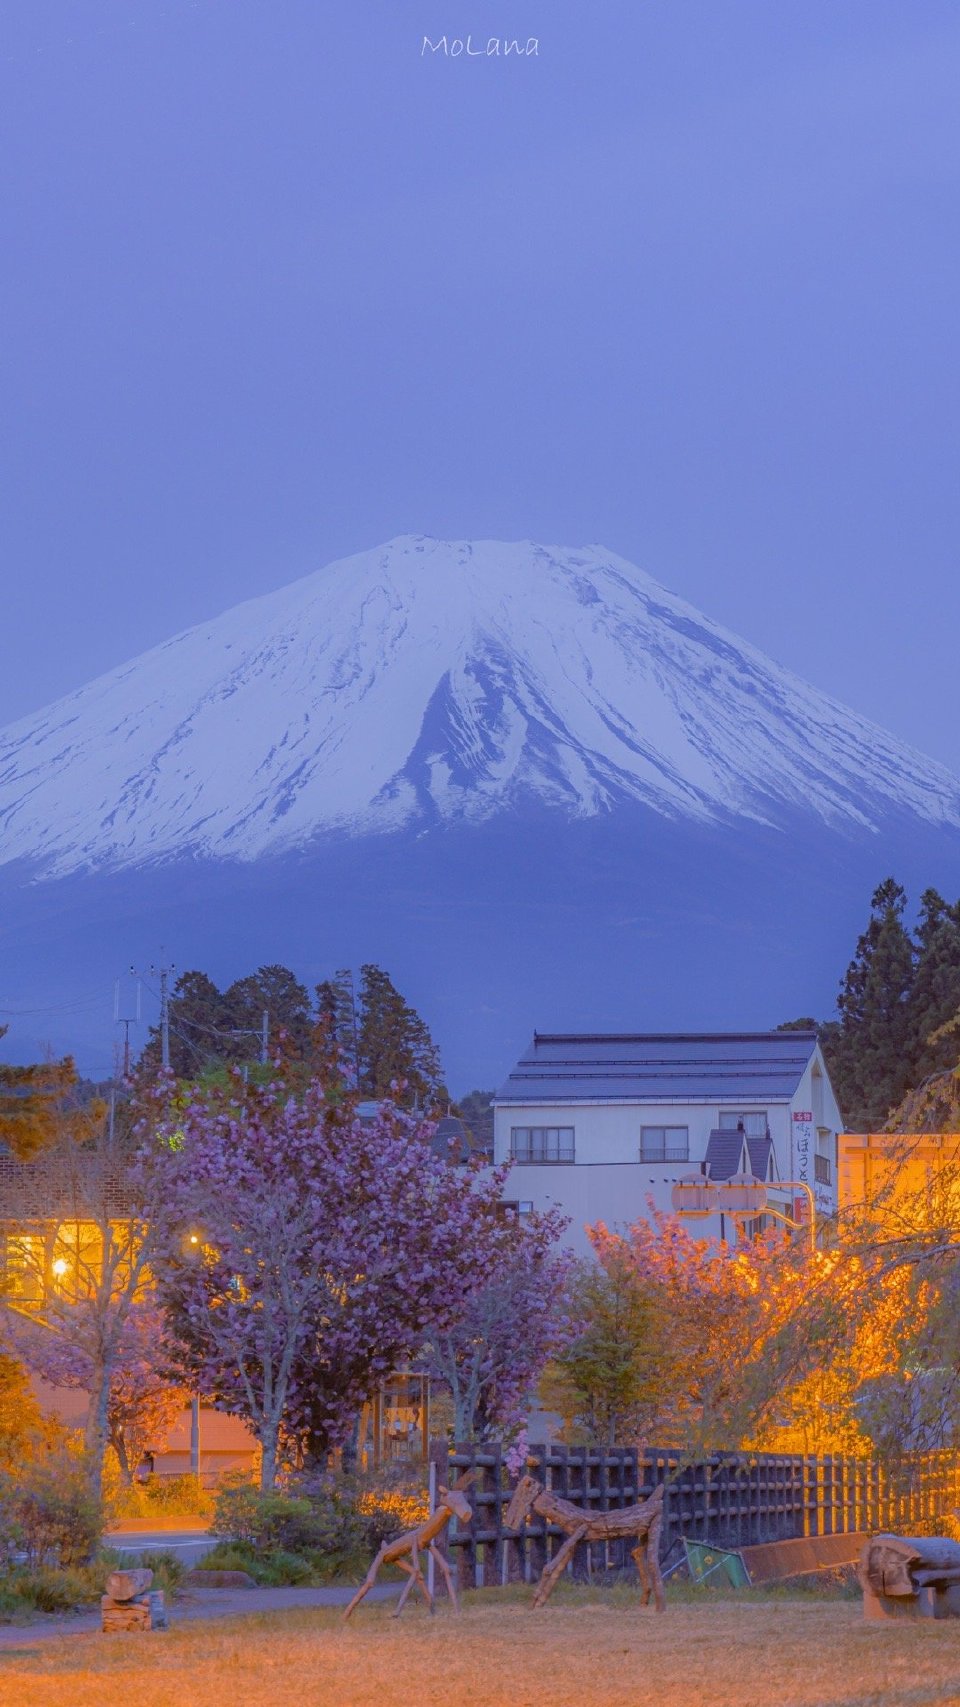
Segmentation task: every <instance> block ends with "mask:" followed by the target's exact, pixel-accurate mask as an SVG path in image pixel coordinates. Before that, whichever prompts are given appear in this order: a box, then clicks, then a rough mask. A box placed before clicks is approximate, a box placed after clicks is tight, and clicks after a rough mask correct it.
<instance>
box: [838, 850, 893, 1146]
mask: <svg viewBox="0 0 960 1707" xmlns="http://www.w3.org/2000/svg"><path fill="white" fill-rule="evenodd" d="M906 901H907V897H906V894H905V892H904V890H903V889H902V888H901V887H900V884H899V883H897V882H895V881H894V879H893V878H892V877H889V878H887V879H886V880H885V881H884V882H883V883H881V884H880V885H879V887H878V888H877V889H876V890H875V891H874V894H873V897H872V899H871V903H870V919H869V921H868V924H867V928H866V930H865V931H864V932H863V933H862V935H861V936H860V938H859V939H858V942H857V947H856V952H855V954H854V957H853V959H852V960H851V962H850V965H849V966H848V968H847V971H846V974H845V976H844V979H843V982H842V983H841V986H840V995H839V997H838V1000H837V1011H838V1014H839V1020H838V1023H837V1026H836V1029H835V1031H832V1032H828V1034H827V1035H826V1036H825V1037H824V1039H823V1042H824V1047H825V1052H826V1056H827V1062H828V1066H829V1068H830V1074H831V1079H832V1081H833V1085H834V1089H835V1091H836V1093H837V1098H838V1100H839V1103H840V1107H841V1109H842V1110H843V1114H844V1120H845V1122H846V1124H847V1126H848V1127H850V1129H851V1130H852V1131H866V1132H869V1131H878V1130H879V1129H880V1128H881V1127H882V1126H883V1124H884V1122H885V1121H886V1118H887V1115H888V1114H889V1112H890V1110H891V1109H892V1108H893V1107H894V1106H895V1105H896V1104H897V1103H899V1102H900V1100H901V1099H902V1097H903V1096H904V1094H905V1092H906V1090H907V1088H908V1087H909V1085H910V1081H911V1077H912V1057H913V1050H912V1048H911V1034H910V998H911V994H912V991H913V981H914V952H913V944H912V942H911V940H910V935H909V932H908V931H907V928H906V926H905V925H904V922H903V913H904V908H905V906H906Z"/></svg>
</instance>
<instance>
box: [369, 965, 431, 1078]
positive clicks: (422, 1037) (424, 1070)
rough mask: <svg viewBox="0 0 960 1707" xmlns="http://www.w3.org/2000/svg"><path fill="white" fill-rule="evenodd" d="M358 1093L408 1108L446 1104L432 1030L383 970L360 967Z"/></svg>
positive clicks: (372, 967)
mask: <svg viewBox="0 0 960 1707" xmlns="http://www.w3.org/2000/svg"><path fill="white" fill-rule="evenodd" d="M358 1055H359V1069H360V1071H359V1089H360V1091H361V1094H362V1095H363V1096H367V1097H393V1098H394V1099H395V1100H397V1101H399V1102H400V1103H402V1104H404V1105H405V1106H407V1107H410V1106H412V1105H413V1104H414V1103H417V1104H419V1106H420V1107H426V1108H430V1107H434V1106H436V1105H437V1104H439V1103H442V1102H443V1101H444V1100H445V1091H444V1087H443V1083H442V1076H441V1071H440V1057H439V1055H438V1052H437V1047H436V1044H435V1043H434V1041H433V1038H432V1037H431V1035H430V1031H429V1029H428V1027H427V1025H426V1023H425V1022H424V1020H422V1019H421V1017H420V1015H419V1014H418V1013H417V1011H416V1009H415V1008H412V1007H410V1006H409V1005H408V1003H407V1002H405V1001H404V999H403V997H402V996H401V994H400V992H399V990H398V989H397V988H396V987H395V985H394V983H393V981H392V979H391V978H390V977H389V975H388V974H387V973H386V972H384V971H383V969H382V967H380V966H374V965H372V964H370V963H369V962H368V963H367V964H366V965H365V966H361V968H360V1022H359V1027H358Z"/></svg>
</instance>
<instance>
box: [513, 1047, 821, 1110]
mask: <svg viewBox="0 0 960 1707" xmlns="http://www.w3.org/2000/svg"><path fill="white" fill-rule="evenodd" d="M816 1044H817V1037H816V1033H815V1032H813V1031H762V1032H668V1033H661V1032H638V1033H634V1032H616V1033H613V1032H611V1033H604V1032H573V1033H554V1032H534V1036H533V1042H532V1043H531V1045H530V1047H529V1049H528V1050H527V1051H526V1053H525V1054H524V1055H523V1056H522V1057H521V1059H520V1060H519V1061H518V1062H517V1065H516V1066H515V1067H514V1069H513V1072H512V1073H511V1074H510V1077H509V1078H508V1079H507V1081H506V1083H505V1084H504V1085H502V1086H501V1088H500V1090H499V1091H498V1092H497V1098H496V1100H497V1101H498V1102H510V1103H514V1102H530V1103H538V1102H544V1103H564V1102H577V1101H580V1102H589V1101H593V1102H597V1101H601V1102H602V1101H636V1102H670V1101H680V1102H693V1101H700V1102H714V1101H726V1102H742V1103H744V1104H745V1105H746V1106H750V1105H751V1104H754V1105H760V1106H762V1105H763V1104H764V1103H769V1102H789V1100H790V1098H791V1097H792V1096H793V1095H794V1093H795V1091H796V1089H797V1087H798V1085H799V1083H800V1080H801V1078H802V1076H803V1073H804V1071H805V1069H806V1067H807V1065H808V1063H809V1061H810V1058H811V1056H812V1054H813V1052H814V1050H815V1048H816Z"/></svg>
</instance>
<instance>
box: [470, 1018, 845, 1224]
mask: <svg viewBox="0 0 960 1707" xmlns="http://www.w3.org/2000/svg"><path fill="white" fill-rule="evenodd" d="M760 1109H764V1110H765V1111H766V1116H767V1125H768V1128H769V1131H770V1136H771V1138H772V1139H773V1145H774V1152H775V1156H776V1164H777V1172H778V1174H779V1177H780V1178H781V1179H783V1180H791V1179H794V1180H796V1179H800V1180H807V1181H808V1183H809V1184H810V1186H811V1189H812V1190H813V1191H814V1196H815V1201H816V1204H817V1211H818V1214H819V1215H830V1214H832V1213H833V1212H834V1211H835V1209H836V1190H837V1185H836V1181H837V1163H836V1156H837V1133H838V1131H839V1129H840V1110H839V1108H838V1107H837V1103H836V1099H835V1098H834V1096H833V1092H832V1090H831V1088H830V1081H829V1078H828V1076H827V1074H826V1068H825V1066H824V1063H823V1060H822V1057H821V1056H820V1052H819V1050H817V1052H816V1054H815V1055H814V1056H813V1057H812V1058H811V1061H810V1064H809V1066H808V1067H807V1068H806V1070H805V1072H804V1074H803V1076H802V1078H801V1080H800V1083H799V1085H798V1087H797V1090H796V1093H795V1095H794V1096H793V1097H791V1098H790V1099H789V1101H786V1100H781V1101H769V1100H768V1101H767V1102H765V1103H750V1102H745V1101H743V1100H741V1099H737V1100H733V1099H730V1098H725V1099H722V1100H717V1099H714V1100H712V1101H709V1102H708V1101H697V1102H681V1101H679V1100H678V1101H674V1102H655V1103H654V1102H641V1101H640V1100H639V1099H632V1098H631V1099H629V1100H627V1099H624V1100H609V1099H605V1100H603V1101H599V1100H598V1101H596V1102H589V1101H581V1100H577V1101H571V1102H569V1103H560V1102H551V1103H546V1102H543V1103H528V1102H523V1103H521V1102H513V1103H511V1102H509V1101H507V1100H504V1101H502V1102H500V1101H498V1102H497V1104H496V1106H495V1110H494V1155H495V1159H496V1161H497V1162H498V1163H500V1162H504V1161H507V1160H509V1158H510V1155H511V1136H512V1133H513V1132H514V1130H515V1129H517V1128H520V1129H523V1128H547V1129H548V1130H552V1129H559V1130H564V1129H569V1128H571V1127H572V1128H573V1132H574V1160H573V1161H572V1162H566V1161H563V1162H561V1161H557V1162H553V1161H544V1162H524V1161H516V1162H515V1163H514V1165H513V1167H512V1169H511V1172H510V1176H509V1179H508V1181H507V1185H506V1188H505V1193H504V1195H505V1197H506V1198H507V1200H508V1201H510V1202H516V1203H519V1204H524V1203H528V1204H530V1205H531V1206H532V1207H533V1208H535V1209H552V1208H560V1209H562V1210H563V1212H564V1214H566V1215H568V1216H569V1217H570V1226H569V1228H568V1230H567V1234H566V1243H567V1244H568V1245H569V1246H570V1248H571V1249H573V1250H575V1251H577V1252H578V1253H580V1254H582V1255H586V1254H588V1253H589V1251H590V1249H591V1247H590V1242H589V1239H588V1238H587V1234H586V1227H587V1226H588V1225H593V1224H594V1223H596V1222H597V1221H603V1222H604V1223H605V1224H606V1225H607V1226H608V1227H610V1228H611V1229H617V1230H623V1229H624V1228H626V1227H628V1226H629V1225H631V1224H632V1223H633V1222H634V1221H637V1220H640V1219H641V1218H642V1217H643V1216H645V1215H647V1213H648V1212H649V1207H650V1204H651V1201H652V1203H653V1206H654V1207H655V1208H656V1209H658V1210H662V1211H666V1212H669V1211H670V1210H671V1207H672V1204H671V1193H672V1189H673V1186H674V1184H675V1183H676V1181H677V1180H679V1179H680V1178H681V1177H682V1176H683V1175H685V1174H690V1173H695V1172H698V1171H699V1167H700V1163H701V1162H702V1161H703V1159H704V1156H705V1154H706V1149H707V1141H708V1138H709V1135H710V1133H711V1131H712V1130H714V1129H715V1128H716V1127H718V1126H719V1125H720V1123H721V1121H720V1117H721V1114H725V1115H728V1116H729V1115H733V1114H739V1113H744V1114H746V1113H748V1112H755V1111H758V1110H760ZM795 1117H799V1118H795ZM644 1127H651V1128H661V1127H665V1128H668V1129H669V1128H686V1130H687V1134H688V1153H687V1157H686V1159H676V1160H667V1161H662V1162H661V1161H650V1160H641V1136H642V1131H643V1128H644ZM817 1155H820V1156H821V1157H822V1158H823V1162H822V1163H821V1165H820V1166H819V1167H818V1166H817V1163H816V1161H815V1159H814V1158H815V1156H817ZM817 1174H820V1175H821V1176H822V1177H820V1178H817V1177H816V1175H817ZM827 1174H829V1179H827V1178H826V1177H825V1176H826V1175H827ZM794 1195H795V1194H794V1193H793V1192H791V1191H789V1190H787V1191H784V1192H782V1193H771V1201H772V1202H774V1203H776V1204H778V1206H779V1207H781V1208H783V1209H786V1210H788V1211H789V1210H790V1209H791V1208H792V1200H793V1198H794ZM722 1221H723V1224H722V1225H721V1217H720V1216H710V1217H709V1218H704V1219H702V1220H699V1219H698V1220H691V1221H690V1222H689V1223H688V1225H689V1227H690V1230H691V1231H692V1232H694V1233H697V1234H698V1235H700V1236H702V1237H705V1238H706V1237H711V1236H712V1237H720V1236H726V1237H728V1238H732V1237H734V1231H733V1228H732V1226H731V1225H730V1222H729V1219H728V1218H727V1217H723V1218H722Z"/></svg>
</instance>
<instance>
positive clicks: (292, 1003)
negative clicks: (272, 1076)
mask: <svg viewBox="0 0 960 1707" xmlns="http://www.w3.org/2000/svg"><path fill="white" fill-rule="evenodd" d="M223 1013H224V1029H225V1031H226V1032H227V1033H229V1034H232V1035H228V1036H227V1037H226V1039H225V1045H224V1053H225V1056H226V1059H227V1060H228V1061H233V1062H237V1063H242V1062H248V1061H255V1060H256V1059H257V1055H258V1053H259V1042H258V1039H259V1038H260V1037H261V1035H262V1029H263V1016H264V1014H266V1015H267V1027H268V1036H269V1040H270V1043H271V1045H272V1044H274V1043H276V1042H277V1041H278V1039H279V1038H280V1036H281V1034H282V1035H283V1038H284V1040H285V1045H286V1049H287V1052H288V1053H289V1054H290V1055H291V1056H293V1057H294V1058H296V1057H298V1056H302V1055H303V1054H304V1053H305V1052H306V1050H307V1048H308V1046H309V1042H310V1029H311V1015H310V996H309V993H308V991H307V988H306V986H305V985H304V984H301V983H300V981H299V979H297V978H295V977H294V975H293V973H292V972H291V971H289V970H288V968H287V967H286V966H260V967H258V969H257V971H256V972H251V973H250V974H249V976H248V977H246V978H238V979H237V981H236V983H234V984H231V985H230V988H229V990H227V991H226V992H225V993H224V997H223Z"/></svg>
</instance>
